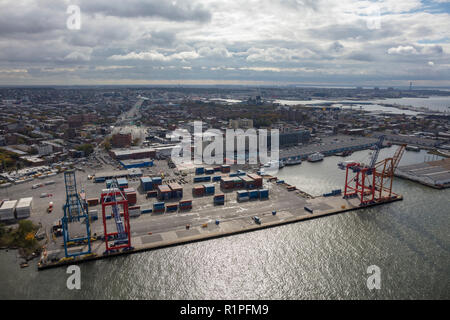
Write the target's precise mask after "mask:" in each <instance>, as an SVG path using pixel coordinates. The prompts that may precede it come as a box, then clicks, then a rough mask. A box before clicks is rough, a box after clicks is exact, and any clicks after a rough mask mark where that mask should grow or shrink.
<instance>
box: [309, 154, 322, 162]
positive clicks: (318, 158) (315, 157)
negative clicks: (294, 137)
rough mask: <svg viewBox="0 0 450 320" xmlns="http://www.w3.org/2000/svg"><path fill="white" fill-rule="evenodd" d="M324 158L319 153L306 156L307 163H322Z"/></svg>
mask: <svg viewBox="0 0 450 320" xmlns="http://www.w3.org/2000/svg"><path fill="white" fill-rule="evenodd" d="M324 157H325V156H324V155H323V154H321V153H320V152H316V153H313V154H310V155H309V156H308V161H309V162H317V161H322V160H323V158H324Z"/></svg>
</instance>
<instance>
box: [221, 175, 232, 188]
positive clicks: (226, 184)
mask: <svg viewBox="0 0 450 320" xmlns="http://www.w3.org/2000/svg"><path fill="white" fill-rule="evenodd" d="M220 186H221V187H222V188H224V189H233V188H234V178H230V177H222V179H221V180H220Z"/></svg>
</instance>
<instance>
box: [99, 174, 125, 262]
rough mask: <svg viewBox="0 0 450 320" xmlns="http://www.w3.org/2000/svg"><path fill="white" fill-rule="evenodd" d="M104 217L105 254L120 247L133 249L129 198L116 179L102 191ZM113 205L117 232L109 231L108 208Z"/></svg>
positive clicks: (113, 216)
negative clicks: (121, 210)
mask: <svg viewBox="0 0 450 320" xmlns="http://www.w3.org/2000/svg"><path fill="white" fill-rule="evenodd" d="M100 200H101V204H102V217H103V229H104V237H105V246H106V251H105V252H104V254H109V253H114V252H117V251H118V250H120V249H123V250H131V249H133V247H132V246H131V232H130V217H129V214H128V200H127V198H126V197H125V195H124V193H123V192H122V191H121V190H120V188H119V184H118V183H117V180H116V179H113V180H112V184H111V186H110V189H107V190H105V191H104V192H102V195H101V199H100ZM108 207H111V209H112V218H114V222H115V224H116V231H115V232H108V228H107V222H106V220H107V216H106V208H108ZM120 207H122V209H123V220H122V216H121V212H120Z"/></svg>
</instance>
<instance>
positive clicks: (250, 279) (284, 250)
mask: <svg viewBox="0 0 450 320" xmlns="http://www.w3.org/2000/svg"><path fill="white" fill-rule="evenodd" d="M394 150H395V149H394V148H391V149H383V150H382V153H381V155H380V157H383V155H385V154H387V153H390V154H392V153H393V152H394ZM367 154H368V151H361V152H357V153H355V154H353V155H352V156H350V157H348V158H347V160H348V159H350V158H351V159H354V160H362V159H363V158H366V157H367ZM424 155H425V153H424V152H420V153H415V152H406V153H405V155H404V157H403V159H402V164H409V163H416V162H421V161H423V159H424ZM341 160H342V158H339V157H328V158H325V160H324V161H323V162H320V163H314V164H313V163H307V162H305V163H302V164H301V165H300V166H292V167H286V168H283V169H282V170H281V171H280V172H279V174H278V176H279V177H281V178H283V179H284V180H286V181H288V182H290V183H292V184H295V185H297V186H298V187H299V188H301V189H303V190H305V191H307V192H309V193H312V194H315V195H318V194H321V193H323V192H326V191H329V190H330V189H335V188H341V187H342V184H343V179H344V171H341V170H338V169H337V168H336V164H337V162H338V161H341ZM394 188H395V191H397V192H399V193H401V194H403V195H404V197H405V200H404V201H400V202H397V203H393V204H388V205H384V206H379V207H377V208H372V209H364V210H359V211H354V212H348V213H344V214H338V215H334V216H329V217H324V218H319V219H315V220H311V221H305V222H300V223H297V224H291V225H287V226H281V227H277V228H272V229H268V230H262V231H257V232H252V233H248V234H243V235H238V236H232V237H228V238H222V239H217V240H211V241H205V242H200V243H194V244H189V245H184V246H179V247H174V248H168V249H163V250H157V251H153V252H146V253H141V254H134V255H130V256H128V257H120V258H116V259H110V260H103V261H96V262H92V263H87V264H82V265H80V267H81V273H82V288H81V290H79V291H69V290H68V289H66V284H65V283H66V279H67V274H66V273H65V269H64V268H59V269H53V270H47V271H42V272H37V271H36V269H35V268H34V266H33V267H30V268H26V269H20V268H19V266H18V261H17V259H16V255H15V253H14V252H8V253H6V252H2V253H0V298H3V299H5V298H6V299H11V298H27V299H28V298H33V299H36V298H40V299H52V298H58V299H81V298H86V299H110V298H113V299H119V298H120V299H143V298H149V299H242V298H245V299H315V298H318V299H322V298H323V299H346V298H347V299H371V298H375V299H381V298H387V299H394V298H399V299H410V298H419V299H422V298H426V299H429V298H438V299H449V298H450V286H449V284H450V282H449V273H450V268H449V266H450V245H449V244H450V236H449V230H450V221H449V214H450V209H449V207H450V206H449V204H450V203H449V199H450V190H443V191H442V190H434V189H430V188H426V187H424V186H421V185H419V184H415V183H413V182H409V181H404V180H399V179H397V180H396V181H395V182H394ZM374 264H375V265H377V266H379V267H380V268H381V290H379V291H376V292H374V291H369V290H368V289H367V286H366V279H367V276H368V275H367V274H366V270H367V267H368V266H370V265H374Z"/></svg>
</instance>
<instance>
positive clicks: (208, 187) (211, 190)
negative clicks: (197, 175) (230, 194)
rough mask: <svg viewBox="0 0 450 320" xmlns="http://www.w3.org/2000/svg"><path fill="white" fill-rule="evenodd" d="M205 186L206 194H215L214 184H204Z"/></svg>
mask: <svg viewBox="0 0 450 320" xmlns="http://www.w3.org/2000/svg"><path fill="white" fill-rule="evenodd" d="M203 186H204V187H205V194H214V192H215V187H214V185H213V184H204V185H203Z"/></svg>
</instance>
